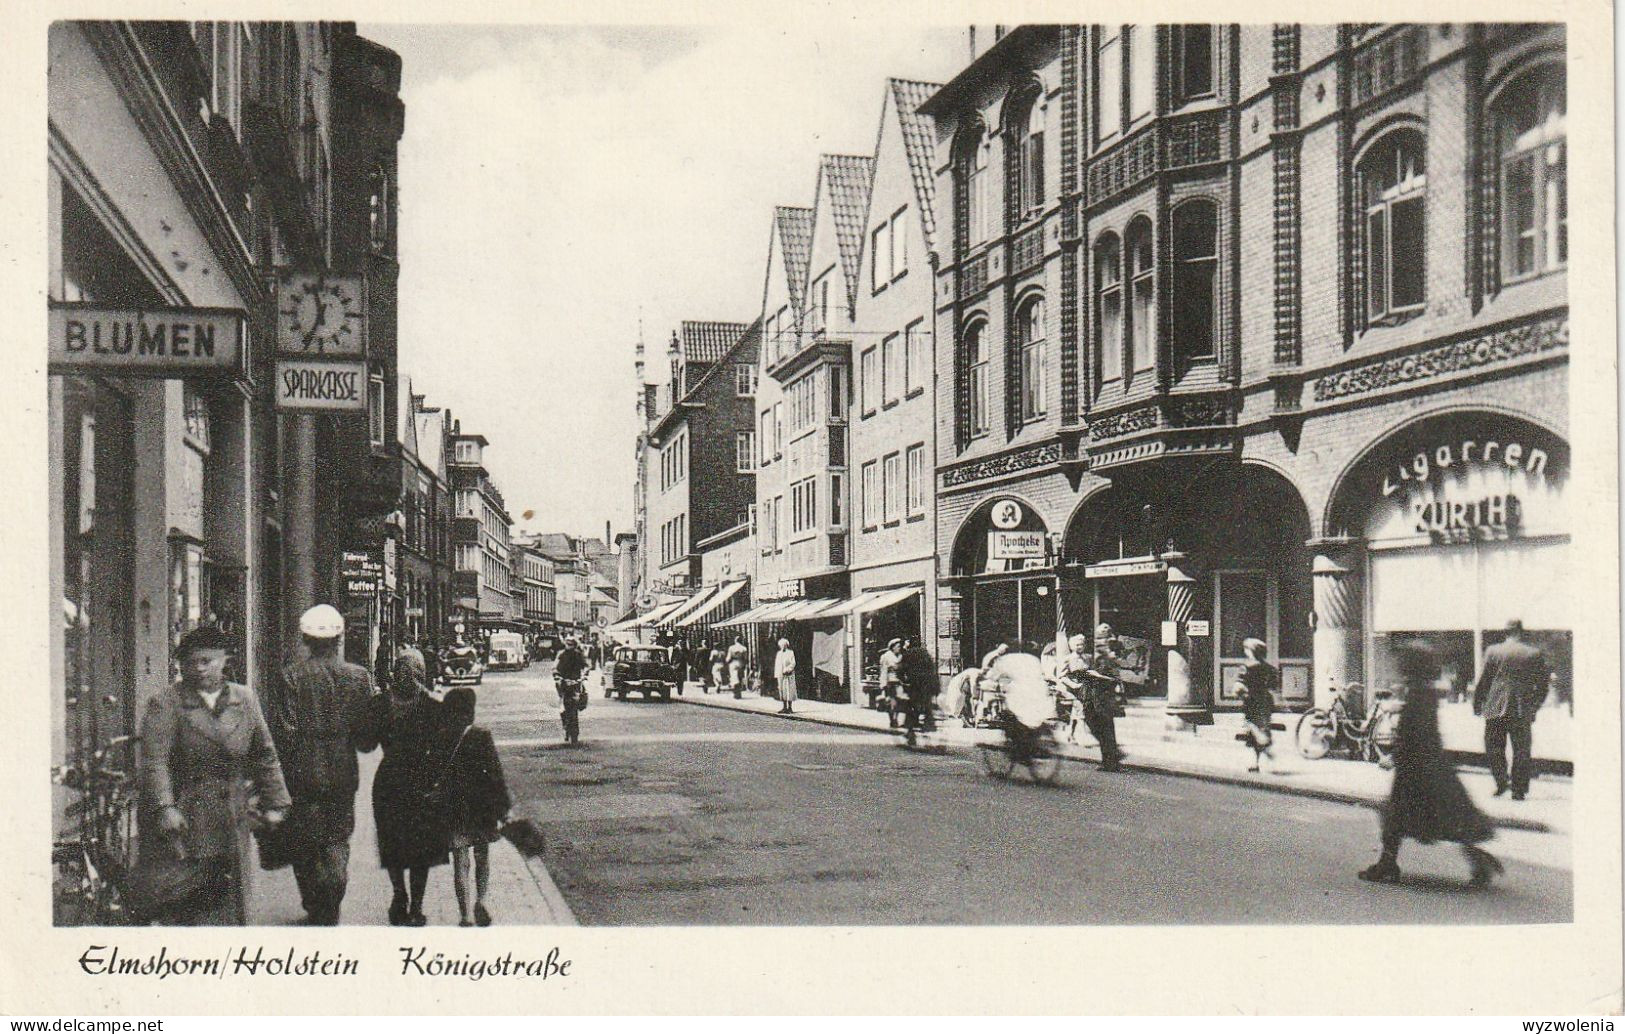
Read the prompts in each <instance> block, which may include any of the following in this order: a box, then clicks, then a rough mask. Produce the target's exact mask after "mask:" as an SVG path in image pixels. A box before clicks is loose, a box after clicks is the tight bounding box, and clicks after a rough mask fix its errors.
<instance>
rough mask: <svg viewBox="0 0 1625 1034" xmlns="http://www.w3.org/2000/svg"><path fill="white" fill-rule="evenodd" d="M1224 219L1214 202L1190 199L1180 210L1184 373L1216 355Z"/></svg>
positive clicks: (1177, 255)
mask: <svg viewBox="0 0 1625 1034" xmlns="http://www.w3.org/2000/svg"><path fill="white" fill-rule="evenodd" d="M1218 229H1219V215H1218V209H1217V207H1216V206H1215V205H1214V204H1213V202H1211V201H1187V202H1185V203H1184V204H1182V205H1180V206H1179V207H1178V208H1176V209H1174V215H1173V234H1172V237H1173V252H1174V254H1173V283H1172V285H1171V288H1172V289H1171V291H1170V292H1169V294H1170V302H1171V305H1172V307H1173V312H1172V314H1171V315H1172V317H1173V324H1172V327H1171V328H1170V329H1171V331H1172V335H1171V336H1172V342H1173V349H1174V356H1175V358H1176V359H1177V360H1178V362H1179V372H1183V370H1184V368H1185V366H1186V365H1188V364H1190V363H1192V362H1197V361H1201V360H1207V359H1212V358H1213V357H1214V346H1215V344H1216V341H1215V337H1216V335H1215V333H1214V316H1215V315H1216V314H1217V312H1218V304H1217V299H1218V281H1219V277H1218V271H1219V248H1218V244H1219V235H1218Z"/></svg>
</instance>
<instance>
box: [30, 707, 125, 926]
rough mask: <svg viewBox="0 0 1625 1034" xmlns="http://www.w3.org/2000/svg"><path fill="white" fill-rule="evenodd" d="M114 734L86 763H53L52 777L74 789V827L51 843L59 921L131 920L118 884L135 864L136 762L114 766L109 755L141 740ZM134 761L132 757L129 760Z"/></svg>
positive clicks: (113, 922) (97, 922) (109, 922)
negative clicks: (60, 764)
mask: <svg viewBox="0 0 1625 1034" xmlns="http://www.w3.org/2000/svg"><path fill="white" fill-rule="evenodd" d="M139 740H140V737H137V736H117V737H114V738H113V739H112V740H109V741H108V743H107V745H106V746H104V747H103V748H102V749H100V750H98V751H96V752H95V753H94V754H92V755H91V760H90V765H89V766H88V767H87V768H84V769H81V768H78V767H76V766H73V765H67V766H62V767H59V768H53V769H52V771H51V781H52V782H54V783H56V784H58V785H60V786H66V787H68V788H69V789H72V790H76V791H78V793H79V799H78V800H77V801H74V802H73V803H71V804H69V805H68V808H67V811H68V813H69V814H70V815H74V816H76V817H77V819H78V825H77V828H76V829H75V830H74V831H73V832H72V833H71V834H70V835H69V836H66V837H63V838H61V839H59V840H56V841H54V842H53V843H52V844H51V864H52V865H53V866H55V868H56V873H55V876H54V879H53V885H52V890H53V895H52V897H53V911H54V912H55V915H54V919H55V922H56V925H58V926H123V925H128V924H130V923H131V922H132V921H133V920H132V917H131V916H130V914H129V911H128V909H127V908H126V907H125V905H124V902H123V898H122V888H123V887H124V886H125V880H126V877H127V876H128V874H129V873H130V872H131V871H132V870H134V868H135V848H136V800H137V793H136V780H135V776H134V772H133V768H134V765H133V764H130V765H129V766H127V767H125V768H114V767H111V766H110V765H109V763H108V759H109V757H110V756H111V755H113V754H114V753H115V752H124V751H126V750H129V749H131V748H133V747H134V745H135V744H136V743H137V742H139ZM129 760H130V761H132V762H133V760H134V759H133V756H132V757H131V758H130V759H129Z"/></svg>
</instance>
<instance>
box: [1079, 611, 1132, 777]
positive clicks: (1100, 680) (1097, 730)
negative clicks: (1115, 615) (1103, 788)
mask: <svg viewBox="0 0 1625 1034" xmlns="http://www.w3.org/2000/svg"><path fill="white" fill-rule="evenodd" d="M1119 667H1120V663H1119V660H1118V656H1117V648H1116V639H1115V636H1114V634H1113V632H1112V626H1110V625H1108V624H1105V623H1104V622H1102V623H1101V624H1100V625H1098V626H1096V628H1095V650H1094V655H1093V656H1091V657H1090V658H1089V668H1088V670H1087V672H1086V676H1085V685H1086V687H1087V691H1086V692H1085V694H1084V699H1083V721H1084V724H1086V725H1087V726H1089V733H1090V735H1092V736H1094V738H1095V740H1096V742H1098V743H1099V744H1100V770H1101V771H1102V772H1121V771H1122V770H1123V752H1122V751H1121V750H1120V749H1118V746H1117V673H1118V669H1119Z"/></svg>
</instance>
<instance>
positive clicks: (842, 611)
mask: <svg viewBox="0 0 1625 1034" xmlns="http://www.w3.org/2000/svg"><path fill="white" fill-rule="evenodd" d="M919 592H920V586H918V585H906V586H904V587H903V588H901V589H880V590H877V591H875V592H866V593H864V594H863V595H861V596H855V597H853V598H852V599H850V600H847V601H845V602H844V603H843V604H842V605H841V606H839V607H837V608H835V609H834V610H833V611H830V612H829V613H827V614H823V615H821V616H822V617H829V618H833V617H843V616H845V615H847V614H867V613H869V612H870V611H871V610H885V609H886V608H887V607H892V606H896V605H897V604H899V603H901V602H903V601H904V600H906V599H908V598H909V597H910V596H915V595H918V594H919Z"/></svg>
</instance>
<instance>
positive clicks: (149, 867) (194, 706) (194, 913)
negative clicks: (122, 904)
mask: <svg viewBox="0 0 1625 1034" xmlns="http://www.w3.org/2000/svg"><path fill="white" fill-rule="evenodd" d="M230 649H231V640H230V638H229V637H228V636H227V635H226V634H225V633H223V632H221V631H219V630H218V629H214V628H207V627H205V628H198V629H194V630H193V631H191V632H188V633H187V634H186V635H185V636H184V637H182V639H181V641H180V644H179V646H178V647H177V649H176V656H177V657H178V659H179V662H180V667H181V680H180V682H178V683H175V684H174V685H171V686H168V687H166V688H164V689H162V690H160V691H159V692H158V693H157V695H155V696H154V697H153V698H152V700H151V701H150V702H149V703H148V704H147V713H146V715H145V716H144V717H143V719H142V722H141V744H142V753H141V765H140V775H141V808H140V811H139V813H138V821H139V823H140V830H141V839H140V843H141V859H140V861H139V863H138V864H137V866H136V868H135V870H134V871H133V872H132V873H131V874H130V877H129V879H130V883H131V887H130V892H129V894H128V895H127V896H128V897H129V898H130V900H131V902H132V903H139V904H138V905H137V907H136V908H135V909H134V910H135V911H137V912H140V913H142V914H141V915H140V916H139V917H138V918H142V919H146V920H151V921H155V922H161V923H173V924H176V925H192V926H242V925H244V924H246V923H247V922H248V915H249V910H250V905H251V898H252V886H253V881H252V876H253V871H254V866H253V855H252V854H251V851H252V848H251V847H250V846H249V844H250V841H251V840H252V839H253V836H252V834H253V831H254V829H255V828H256V827H258V828H263V829H274V828H275V827H277V826H278V825H280V824H281V823H282V819H283V816H284V815H286V813H287V809H288V806H289V804H290V803H291V800H290V798H289V796H288V788H287V785H286V784H285V783H284V782H283V779H282V765H281V763H280V762H279V761H278V760H277V753H276V746H275V744H273V743H272V742H271V732H270V729H269V728H268V727H267V726H266V723H265V714H264V712H263V711H261V709H260V703H259V699H258V698H257V697H256V696H255V695H254V694H253V692H252V691H250V690H249V689H248V687H246V686H242V685H238V684H237V683H235V682H227V681H226V677H225V671H226V660H227V657H228V656H229V654H230Z"/></svg>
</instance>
